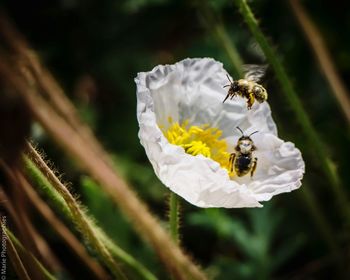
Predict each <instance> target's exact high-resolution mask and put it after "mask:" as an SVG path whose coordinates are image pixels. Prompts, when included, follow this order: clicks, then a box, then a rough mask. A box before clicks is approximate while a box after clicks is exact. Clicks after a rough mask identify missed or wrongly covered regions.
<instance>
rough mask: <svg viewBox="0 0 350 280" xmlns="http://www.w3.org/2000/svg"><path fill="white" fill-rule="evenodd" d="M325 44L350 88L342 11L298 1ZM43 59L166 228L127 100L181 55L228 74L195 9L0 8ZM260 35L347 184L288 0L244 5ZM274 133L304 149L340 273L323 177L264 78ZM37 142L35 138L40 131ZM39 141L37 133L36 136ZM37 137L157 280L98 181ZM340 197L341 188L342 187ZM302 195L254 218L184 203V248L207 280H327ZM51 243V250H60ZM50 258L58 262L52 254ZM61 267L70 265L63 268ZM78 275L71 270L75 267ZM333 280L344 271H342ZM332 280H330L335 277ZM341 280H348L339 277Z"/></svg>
mask: <svg viewBox="0 0 350 280" xmlns="http://www.w3.org/2000/svg"><path fill="white" fill-rule="evenodd" d="M304 2H305V7H306V9H307V10H308V11H309V13H310V15H311V16H312V18H313V19H314V20H315V23H316V25H317V26H318V27H319V28H320V31H321V33H322V34H323V35H324V37H325V39H326V43H327V45H328V47H329V48H330V50H331V53H332V56H333V58H334V61H335V64H336V65H337V67H338V69H339V71H340V74H341V76H342V78H343V79H344V81H345V82H346V83H347V86H348V87H350V85H349V81H350V79H348V78H349V75H350V52H349V49H350V39H349V37H348V36H346V34H348V33H349V30H350V21H349V20H348V15H347V11H349V9H350V3H349V2H348V1H337V4H334V1H324V3H323V4H321V3H320V2H318V1H304ZM1 3H2V7H4V8H5V9H6V11H7V12H8V14H9V15H10V16H11V17H12V19H13V20H14V22H15V23H16V24H17V26H18V28H19V30H20V31H21V32H22V33H23V34H24V35H25V36H26V38H27V39H28V40H29V42H30V43H31V44H32V46H33V47H34V48H35V49H36V50H38V51H39V54H40V55H41V58H42V59H43V61H44V62H45V64H46V65H47V66H48V67H49V69H50V70H51V71H52V72H53V73H54V75H55V76H56V77H57V78H58V80H59V81H60V83H61V84H62V85H63V87H64V88H65V89H66V92H67V94H68V95H69V96H70V98H71V99H72V100H73V101H74V102H75V104H76V105H77V106H78V107H79V110H80V112H81V115H82V117H83V119H84V120H85V121H87V122H88V123H89V124H90V125H91V126H92V127H93V129H94V131H95V133H96V135H97V137H98V139H100V140H101V141H102V143H103V145H104V146H106V147H107V149H108V150H109V151H110V152H111V154H112V155H115V157H114V158H115V162H116V168H117V169H118V170H119V171H120V172H121V174H123V176H124V177H125V178H126V179H127V180H128V182H130V183H131V184H132V185H133V187H134V188H135V190H136V192H137V193H138V194H139V196H140V197H141V198H142V199H144V200H146V202H147V203H148V204H149V207H150V208H151V209H152V210H153V212H155V213H157V214H158V216H160V217H161V218H162V219H164V220H165V218H166V211H167V209H166V203H165V201H166V199H165V198H166V196H167V192H168V190H167V189H166V188H165V187H163V186H162V185H161V183H160V182H159V180H158V179H157V178H156V176H155V175H154V173H153V170H152V167H151V165H150V163H149V162H148V160H147V158H146V156H145V153H144V150H143V148H142V146H141V145H140V143H139V140H138V137H137V132H138V125H137V121H136V114H135V110H136V96H135V84H134V82H133V79H134V77H135V76H136V74H137V72H140V71H149V70H150V69H152V68H153V67H154V66H156V65H158V64H164V63H174V62H176V61H178V60H181V59H183V58H185V57H203V56H206V57H213V58H215V59H217V60H220V61H222V62H223V63H224V65H225V68H226V69H227V70H228V71H232V65H231V63H230V61H229V59H228V56H227V54H226V53H225V52H224V51H223V48H222V46H220V44H218V41H217V40H216V39H215V38H214V37H213V35H212V34H211V32H210V30H207V29H206V28H205V27H204V26H203V20H204V21H205V18H203V16H201V15H200V12H199V11H200V9H199V7H198V5H202V4H201V1H184V0H182V1H181V0H180V1H174V0H173V1H171V0H102V1H92V0H86V1H80V0H61V1H59V0H56V1H44V0H36V1H27V2H25V1H1ZM209 6H210V7H211V9H213V11H215V13H217V15H218V16H219V17H220V18H221V19H222V21H223V23H224V24H225V26H226V28H227V30H228V33H229V35H230V38H231V39H232V41H233V42H234V44H235V45H236V47H237V49H238V51H239V53H240V55H241V57H242V59H243V60H244V62H246V63H262V62H263V60H262V58H261V55H260V54H259V50H258V49H257V48H256V47H255V42H254V40H253V38H252V37H251V35H250V33H249V32H248V30H247V28H246V27H245V25H244V23H243V21H242V18H241V16H240V15H239V13H238V11H237V10H236V9H235V6H234V5H233V3H232V2H231V1H228V0H220V1H219V0H218V1H215V0H210V1H209ZM252 8H253V10H254V11H255V12H256V14H257V17H258V18H259V20H260V23H261V26H262V29H263V31H264V32H265V34H267V35H268V36H269V37H270V39H271V41H272V42H273V43H274V44H275V45H276V48H277V50H278V52H279V54H280V55H281V56H282V58H283V61H284V64H285V66H286V68H287V71H288V73H289V74H290V77H291V79H292V81H293V82H294V85H295V87H296V90H297V92H298V94H299V97H300V98H301V99H302V101H303V104H304V106H305V108H306V109H307V112H308V113H309V114H310V116H311V119H312V122H313V124H314V125H315V127H316V128H317V130H318V131H319V132H320V135H321V137H322V139H323V140H324V141H325V143H326V145H327V149H328V152H329V154H330V155H331V157H332V159H333V161H334V164H335V167H336V168H338V170H339V172H340V174H341V176H340V177H341V180H342V181H343V185H344V186H349V185H350V174H349V172H348V170H349V168H350V164H349V160H348V155H349V154H350V145H348V144H349V138H350V134H349V129H348V126H347V124H346V122H345V120H344V118H343V117H342V115H341V113H340V110H339V108H338V107H337V104H336V101H335V99H334V98H333V96H332V93H331V90H330V88H329V87H328V85H327V82H326V81H325V80H324V78H323V76H322V74H320V71H319V69H318V66H317V64H316V62H315V60H314V59H313V57H312V55H311V50H310V49H309V48H308V45H307V44H306V42H305V40H304V38H303V36H302V34H301V32H300V30H299V27H298V25H297V24H296V22H295V20H294V17H293V14H292V13H291V11H290V8H289V6H288V4H287V2H286V1H277V0H261V1H252ZM265 83H266V86H267V88H268V90H269V93H270V99H269V101H270V105H271V107H272V111H273V116H274V118H275V121H276V122H277V125H278V129H279V134H280V135H281V137H282V138H283V139H286V140H291V141H293V142H295V143H296V145H297V146H298V147H299V148H300V149H301V150H302V152H303V156H304V159H305V162H306V176H305V179H304V180H305V181H306V182H308V185H309V186H310V187H309V188H310V190H311V191H312V192H313V193H314V195H315V197H316V200H317V202H318V203H319V205H320V206H321V209H322V212H323V213H322V214H321V213H319V214H320V215H323V218H325V219H326V220H327V221H328V223H329V225H330V229H331V230H332V231H333V233H334V236H333V237H334V239H335V240H336V242H337V243H338V244H339V248H341V249H339V250H340V255H341V256H342V261H343V262H344V263H346V262H348V261H349V258H348V255H346V252H348V250H349V239H350V236H349V233H348V229H349V228H348V227H347V226H348V225H345V224H344V221H343V220H342V219H341V215H340V213H339V212H338V210H337V209H338V208H337V207H336V206H335V205H334V203H333V197H332V195H331V193H330V191H329V188H328V185H327V181H326V180H325V179H324V174H323V173H322V172H321V171H320V167H319V166H318V163H317V161H316V160H315V159H314V157H313V156H312V154H313V153H311V152H310V150H311V149H312V148H313V147H310V146H307V145H306V143H305V141H304V136H303V135H302V134H301V133H299V131H300V128H299V126H298V125H297V124H296V123H295V121H294V120H293V119H292V118H291V117H290V116H291V111H290V108H289V105H288V103H287V102H286V101H285V100H284V98H283V95H282V94H280V88H279V85H278V83H277V82H276V80H275V78H274V77H273V74H272V73H269V72H268V74H267V79H266V81H265ZM39 134H40V133H39ZM39 136H40V135H39ZM39 136H38V135H37V136H36V139H37V141H38V142H39V144H40V145H41V146H44V148H45V150H46V151H47V153H48V155H49V158H50V159H51V160H52V161H53V162H55V163H56V165H57V166H58V167H59V170H60V171H61V172H63V173H65V178H66V179H68V180H70V181H72V183H73V185H74V191H75V192H76V194H78V195H81V199H82V201H83V204H85V205H86V208H87V209H88V211H89V213H91V214H92V215H93V216H94V217H95V219H96V221H97V223H98V224H99V225H100V226H101V227H102V228H103V229H104V230H105V231H106V232H107V233H108V234H109V235H110V237H111V238H112V239H113V240H115V241H117V243H118V244H119V245H120V246H121V247H122V248H123V249H125V250H126V251H128V252H129V253H131V254H132V255H134V256H135V257H136V258H137V259H138V260H141V261H142V262H143V263H144V264H145V265H146V266H147V267H148V268H150V269H151V270H152V271H153V272H155V273H156V274H157V275H158V276H159V278H160V279H165V278H166V273H165V272H164V270H163V268H162V266H161V265H160V263H159V261H158V260H157V258H156V256H155V255H154V253H153V252H152V250H151V248H150V247H149V246H148V245H147V244H144V243H143V242H142V241H141V240H140V239H139V238H138V236H137V235H136V233H135V232H134V231H133V229H132V228H131V227H130V224H129V223H128V221H127V220H125V218H124V216H123V215H122V214H121V213H120V212H119V210H118V209H117V208H116V206H114V205H113V204H112V203H111V201H110V200H109V199H108V198H107V197H106V196H105V195H104V194H103V193H101V192H100V189H99V188H98V186H96V185H95V183H94V182H93V181H92V180H91V179H89V178H87V177H84V174H81V173H80V172H78V171H77V169H76V167H75V166H74V164H72V163H71V162H69V161H68V160H67V159H66V158H62V155H61V153H60V151H59V150H58V148H57V147H55V146H54V145H53V144H52V142H50V141H49V139H47V138H46V137H45V136H43V135H41V137H39ZM346 191H347V193H348V194H349V188H348V187H347V188H346ZM301 198H302V191H301V190H299V191H296V192H293V193H291V194H284V195H279V196H277V197H275V198H274V199H273V202H267V203H265V207H264V208H263V209H229V210H228V209H206V210H204V209H200V208H196V207H193V206H192V205H189V204H188V203H186V202H185V201H182V225H181V235H182V244H183V245H184V247H185V250H186V251H187V252H189V253H190V254H192V255H193V256H194V258H195V259H196V260H197V261H198V262H199V263H200V264H202V265H203V266H204V267H205V268H207V271H208V273H209V274H211V275H212V276H213V277H215V279H271V278H274V279H311V278H313V279H330V278H331V279H334V278H333V276H334V275H335V274H334V273H335V271H338V269H339V265H337V264H336V263H337V262H338V260H336V259H334V258H333V257H332V255H331V251H330V249H329V248H328V247H327V244H326V243H325V242H324V240H323V238H322V235H321V234H320V229H319V228H318V227H317V223H316V222H315V219H314V217H313V216H312V215H310V214H311V212H310V211H309V208H308V207H307V205H306V204H305V200H303V199H301ZM50 238H52V244H54V245H55V246H54V247H59V243H58V242H59V241H57V240H55V237H54V236H50ZM58 252H60V251H59V250H58ZM68 259H69V258H68ZM72 269H76V270H77V271H79V269H80V268H79V267H76V268H72ZM341 271H342V272H341V275H345V274H343V273H344V271H343V270H341ZM338 275H339V274H338ZM344 279H345V278H344Z"/></svg>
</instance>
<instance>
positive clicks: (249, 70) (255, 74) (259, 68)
mask: <svg viewBox="0 0 350 280" xmlns="http://www.w3.org/2000/svg"><path fill="white" fill-rule="evenodd" d="M266 69H267V65H256V64H244V65H243V66H242V70H243V73H244V79H246V80H249V81H253V82H259V81H260V79H261V78H262V77H263V76H264V75H265V72H266Z"/></svg>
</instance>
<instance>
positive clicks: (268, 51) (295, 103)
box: [234, 0, 350, 224]
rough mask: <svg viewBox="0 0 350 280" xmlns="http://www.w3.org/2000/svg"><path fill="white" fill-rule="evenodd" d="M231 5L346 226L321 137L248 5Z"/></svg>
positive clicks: (348, 214)
mask: <svg viewBox="0 0 350 280" xmlns="http://www.w3.org/2000/svg"><path fill="white" fill-rule="evenodd" d="M234 2H235V4H236V5H237V6H238V8H239V10H240V13H241V15H242V16H243V18H244V20H245V22H246V24H247V25H248V27H249V29H250V31H251V33H252V35H253V36H254V38H255V40H256V41H257V43H258V44H259V45H260V47H261V49H262V51H263V52H264V54H265V56H266V59H267V61H268V62H269V64H270V65H271V66H272V68H273V69H274V71H275V74H276V77H277V79H278V80H279V82H280V85H281V88H282V90H283V92H284V94H285V98H286V100H287V101H288V102H289V105H290V106H291V109H292V110H293V111H294V114H295V117H296V120H297V121H298V123H299V125H300V126H301V128H302V130H303V132H304V135H305V137H306V139H307V141H308V143H309V145H310V147H313V149H312V150H313V151H315V156H317V157H318V159H319V163H320V165H321V168H322V170H323V172H324V173H325V175H326V176H327V179H328V180H329V182H330V186H331V190H332V191H333V193H334V195H335V198H336V200H337V205H338V207H339V210H340V212H341V213H342V215H343V217H344V219H345V220H346V223H347V224H350V205H349V203H348V198H347V194H346V192H345V191H344V189H343V188H342V185H341V182H340V179H339V176H338V174H337V170H336V169H335V167H334V164H333V163H332V161H331V159H330V158H329V156H328V154H327V152H326V150H325V147H324V145H323V143H322V141H321V137H320V136H319V135H318V133H317V132H316V129H315V128H314V126H313V125H312V123H311V120H310V118H309V116H308V114H307V113H306V111H305V109H304V108H303V104H302V103H301V101H300V99H299V97H298V95H297V94H296V92H295V90H294V88H293V85H292V83H291V81H290V79H289V77H288V75H287V73H286V71H285V69H284V67H283V66H282V63H281V61H280V59H279V58H278V57H277V55H275V53H274V50H273V48H272V47H271V46H270V43H269V42H268V40H267V38H266V37H265V36H264V34H263V33H262V31H261V30H260V28H259V25H258V22H257V20H256V18H255V16H254V14H253V12H252V11H251V9H250V7H249V5H248V4H247V1H246V0H235V1H234Z"/></svg>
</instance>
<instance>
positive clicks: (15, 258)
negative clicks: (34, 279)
mask: <svg viewBox="0 0 350 280" xmlns="http://www.w3.org/2000/svg"><path fill="white" fill-rule="evenodd" d="M1 227H2V234H3V235H4V236H5V238H6V243H7V248H6V249H7V251H8V253H9V256H10V260H11V263H12V265H13V268H14V269H15V271H16V273H17V276H18V277H19V278H20V279H21V280H30V277H29V275H28V272H27V270H26V269H25V267H24V265H23V263H22V260H21V258H20V257H19V255H18V253H17V250H16V248H15V246H14V245H13V243H12V241H11V239H10V238H9V237H8V236H7V233H6V228H5V226H4V225H3V224H1ZM5 278H6V276H5Z"/></svg>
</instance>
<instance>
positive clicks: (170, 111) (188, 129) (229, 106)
mask: <svg viewBox="0 0 350 280" xmlns="http://www.w3.org/2000/svg"><path fill="white" fill-rule="evenodd" d="M135 82H136V84H137V118H138V122H139V125H140V131H139V137H140V140H141V144H142V145H143V146H144V148H145V150H146V154H147V156H148V158H149V160H150V162H151V164H152V166H153V168H154V171H155V173H156V175H157V176H158V177H159V179H160V180H161V181H162V182H163V183H164V185H165V186H167V187H168V188H170V189H171V190H172V191H173V192H175V193H176V194H178V195H179V196H181V197H183V198H184V199H186V200H187V201H188V202H190V203H192V204H194V205H196V206H199V207H226V208H232V207H261V206H262V205H261V204H260V203H259V201H267V200H270V199H271V198H272V197H273V196H274V195H277V194H279V193H283V192H290V191H292V190H295V189H297V188H299V187H300V185H301V179H302V177H303V174H304V168H305V167H304V162H303V159H302V157H301V153H300V151H299V150H298V149H297V148H295V146H294V144H293V143H291V142H284V141H283V140H281V139H279V138H278V136H277V129H276V125H275V123H274V121H273V119H272V117H271V110H270V107H269V105H268V104H267V102H264V103H261V104H258V103H257V102H255V104H254V105H253V107H252V109H251V110H248V109H247V105H246V100H245V99H243V98H242V97H239V96H237V97H234V98H233V99H232V100H228V101H226V103H224V104H223V103H222V101H223V99H224V97H225V96H226V94H227V89H224V88H223V85H225V84H227V83H228V81H227V78H226V71H225V70H224V69H223V66H222V64H221V63H219V62H217V61H215V60H213V59H210V58H203V59H185V60H183V61H180V62H178V63H176V64H174V65H164V66H163V65H159V66H157V67H155V68H154V69H153V70H152V71H150V72H143V73H139V74H138V76H137V78H136V79H135ZM205 125H207V126H205ZM237 126H239V127H240V128H241V129H242V130H243V131H244V132H245V134H249V133H252V132H254V131H256V130H258V131H259V132H258V133H256V134H254V135H253V136H252V140H253V141H254V144H255V146H256V147H257V150H256V151H254V152H253V154H254V156H255V157H257V158H258V163H257V169H256V172H255V174H254V176H253V177H252V178H251V177H250V176H249V175H246V176H243V177H238V176H235V175H234V174H232V173H230V174H229V172H228V168H227V166H228V157H229V154H230V153H232V152H233V151H234V147H235V145H236V143H237V140H238V138H239V137H240V136H241V134H240V132H239V131H238V130H237V129H236V127H237ZM217 129H218V130H221V131H222V135H221V138H220V139H218V138H219V136H220V132H219V131H218V130H217ZM221 139H222V140H221ZM170 142H171V143H170ZM208 147H209V148H208Z"/></svg>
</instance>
